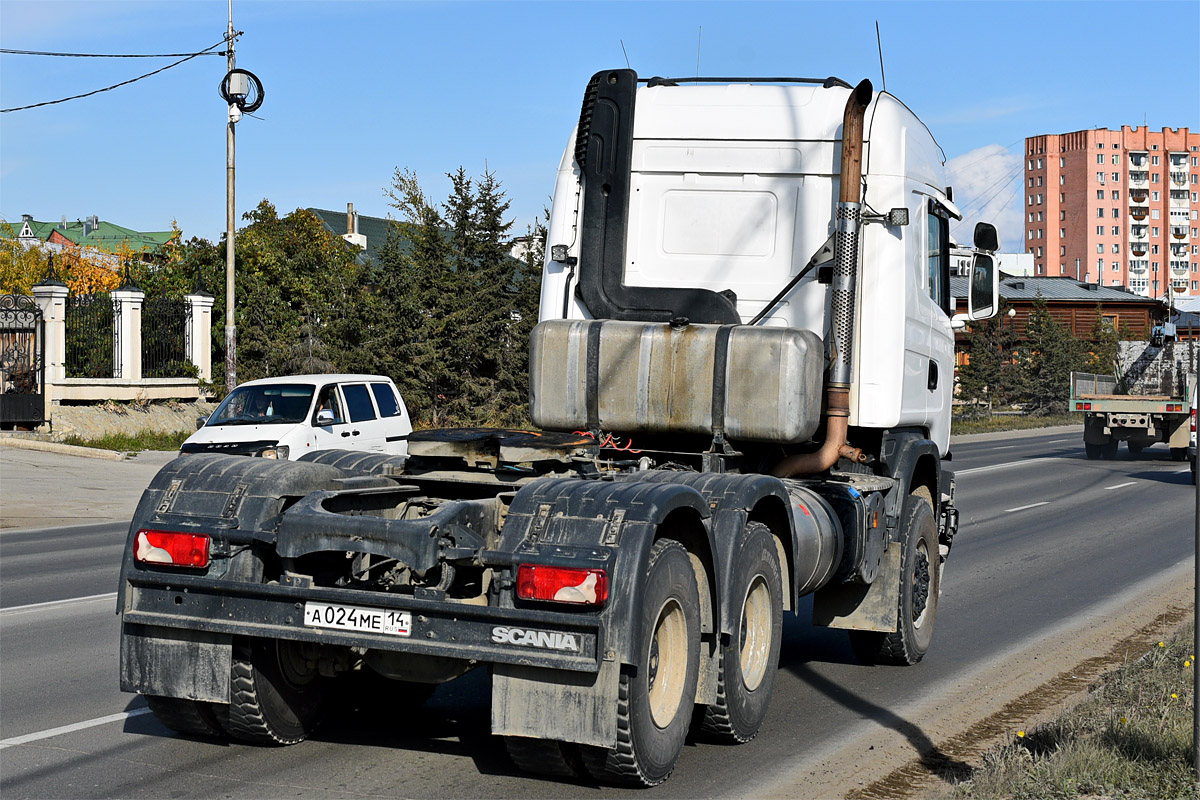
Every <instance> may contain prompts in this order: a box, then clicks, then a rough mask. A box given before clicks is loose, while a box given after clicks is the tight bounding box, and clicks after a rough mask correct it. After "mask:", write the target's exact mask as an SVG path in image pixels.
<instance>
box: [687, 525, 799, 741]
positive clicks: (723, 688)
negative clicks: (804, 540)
mask: <svg viewBox="0 0 1200 800" xmlns="http://www.w3.org/2000/svg"><path fill="white" fill-rule="evenodd" d="M780 575H781V571H780V568H779V553H778V551H777V550H776V548H775V537H774V535H772V533H771V530H770V529H769V528H768V527H767V526H766V525H763V524H762V523H759V522H751V523H750V524H749V525H748V526H747V527H746V536H745V538H744V539H743V541H742V548H741V553H740V555H739V556H738V566H737V572H736V574H735V576H734V582H733V585H732V586H731V587H730V592H731V593H732V594H733V596H734V597H737V598H740V599H741V612H740V613H739V614H738V617H737V623H736V626H735V628H734V630H733V633H732V635H731V636H730V639H729V643H728V644H726V645H724V646H722V647H721V652H720V655H719V662H718V667H717V702H716V703H714V704H713V705H710V706H705V708H704V710H703V718H702V720H701V723H700V727H701V730H703V731H704V732H705V733H707V734H710V735H712V736H714V737H716V738H717V739H719V740H721V741H724V742H728V743H730V744H742V743H744V742H748V741H750V740H751V739H753V738H754V737H755V735H756V734H757V733H758V729H759V728H760V727H762V723H763V720H764V719H765V718H766V716H767V706H768V705H769V704H770V702H771V693H772V691H773V690H774V688H775V672H776V667H777V665H778V663H779V645H780V641H781V639H782V637H783V598H782V578H781V577H780Z"/></svg>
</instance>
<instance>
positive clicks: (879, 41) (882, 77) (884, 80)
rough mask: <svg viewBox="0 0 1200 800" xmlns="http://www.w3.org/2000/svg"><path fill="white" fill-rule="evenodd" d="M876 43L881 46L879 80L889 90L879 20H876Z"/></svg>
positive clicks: (885, 89) (884, 89) (884, 88)
mask: <svg viewBox="0 0 1200 800" xmlns="http://www.w3.org/2000/svg"><path fill="white" fill-rule="evenodd" d="M875 44H877V45H878V46H879V82H880V83H882V84H883V91H885V92H886V91H887V76H886V75H884V74H883V39H882V37H880V35H879V20H875Z"/></svg>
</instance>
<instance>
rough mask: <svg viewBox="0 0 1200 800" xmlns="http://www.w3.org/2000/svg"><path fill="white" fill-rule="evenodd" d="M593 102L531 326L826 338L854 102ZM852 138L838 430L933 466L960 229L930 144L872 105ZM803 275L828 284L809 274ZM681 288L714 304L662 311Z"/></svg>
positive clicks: (751, 93) (682, 92) (621, 98)
mask: <svg viewBox="0 0 1200 800" xmlns="http://www.w3.org/2000/svg"><path fill="white" fill-rule="evenodd" d="M610 80H611V81H615V82H614V83H609V81H610ZM630 84H636V85H637V88H636V90H634V89H629V88H628V86H629V85H630ZM623 86H624V87H625V88H626V91H624V92H621V91H619V90H620V89H621V88H622V87H623ZM606 89H613V90H614V91H610V92H608V94H611V95H612V97H604V102H602V103H598V104H597V105H596V106H595V108H594V110H593V111H589V110H588V109H586V108H585V110H584V112H583V114H582V117H581V119H582V122H581V126H582V127H577V128H576V130H575V131H574V132H573V135H572V137H571V139H570V141H569V143H568V146H567V148H566V150H565V152H564V153H563V158H562V160H561V161H560V164H559V170H558V177H557V180H556V182H555V189H554V195H553V205H552V211H551V216H550V219H549V226H548V231H549V232H548V240H547V243H548V245H549V246H548V248H547V252H548V253H549V254H550V258H549V259H548V260H547V262H546V267H545V272H544V274H543V280H542V295H541V319H542V320H553V319H591V318H621V317H622V316H624V317H628V318H635V317H638V316H639V313H638V309H639V308H641V309H648V308H649V309H660V308H663V307H665V306H671V313H672V314H673V315H675V316H683V317H689V318H690V321H691V322H693V323H694V322H716V323H721V324H743V325H744V324H753V325H756V326H761V327H768V328H792V329H801V330H807V331H810V332H812V333H813V334H815V335H816V336H817V337H818V338H820V339H821V340H824V339H825V338H826V337H827V334H828V332H829V326H830V315H829V313H828V310H829V307H830V293H831V285H830V277H831V276H830V270H829V269H828V267H829V266H830V264H831V261H830V259H831V257H832V251H831V248H830V247H829V246H828V245H829V244H830V239H831V237H832V234H833V233H834V229H835V227H836V219H837V202H838V195H839V187H840V175H841V171H842V165H841V151H842V133H841V127H842V126H841V123H842V114H841V109H842V108H843V107H844V106H845V105H846V101H847V98H848V97H849V96H850V94H851V93H852V92H853V87H851V86H849V85H848V84H846V83H844V82H842V81H839V80H837V79H832V78H830V79H824V80H811V81H797V82H788V83H774V84H772V83H762V84H760V83H758V82H753V81H749V80H747V81H746V82H736V83H728V84H721V85H712V84H709V83H704V82H701V83H695V84H690V85H689V84H687V83H685V82H683V81H674V80H663V79H650V80H649V81H639V80H638V79H637V78H636V76H632V75H631V73H630V72H629V71H628V70H616V71H614V72H612V73H608V74H606V75H605V76H604V78H603V82H602V83H601V85H600V86H598V87H597V94H604V92H605V90H606ZM609 108H615V109H616V110H615V111H607V109H609ZM864 125H865V131H864V136H863V142H862V154H861V158H862V178H861V180H862V184H863V191H862V208H863V215H864V222H865V224H863V225H862V227H861V231H860V233H859V242H858V248H859V253H858V260H857V263H856V264H855V269H856V271H857V281H856V283H857V293H856V295H855V298H854V302H855V309H854V311H855V313H854V315H853V317H854V330H853V335H852V341H853V343H854V344H853V347H854V364H855V369H854V373H853V376H852V380H851V387H850V426H851V428H854V427H860V428H864V429H883V428H894V427H898V426H905V427H914V428H920V429H923V430H925V431H926V432H927V435H928V437H929V438H930V440H931V441H933V442H934V443H935V444H936V445H937V448H938V452H939V454H942V455H944V454H945V452H946V451H947V448H948V445H949V435H950V413H949V412H950V401H951V395H952V390H953V383H954V380H953V376H954V352H953V351H954V337H953V331H952V327H951V318H952V316H953V311H954V309H953V307H952V305H951V303H952V300H951V298H950V294H949V272H950V236H949V230H950V225H951V223H952V222H953V221H954V220H958V219H961V217H962V214H961V212H960V211H959V210H958V208H957V207H956V206H955V204H954V202H953V201H952V199H951V194H950V189H948V188H947V185H946V180H945V169H944V164H943V157H942V154H941V152H940V149H939V147H938V145H937V142H936V141H934V139H933V136H932V135H931V134H930V132H929V130H928V128H926V127H925V125H924V124H923V123H922V122H921V121H920V120H919V119H917V117H916V116H915V115H914V114H913V113H912V111H911V110H909V109H908V108H907V107H906V106H905V105H904V104H903V103H901V102H900V101H899V100H897V99H896V98H895V97H893V96H892V95H890V94H887V93H885V92H879V93H875V94H873V96H872V97H871V99H870V101H869V104H868V106H867V108H866V110H865V120H864ZM601 128H602V129H601ZM596 165H600V166H599V167H597V166H596ZM592 172H596V174H595V175H593V174H590V173H592ZM600 173H603V174H600ZM813 263H816V264H818V265H821V266H824V267H826V268H825V269H822V268H820V267H818V268H816V269H806V267H808V266H809V265H811V264H813ZM802 271H803V272H804V273H805V274H804V276H803V277H802V278H801V279H800V280H799V282H797V283H796V284H795V285H794V286H792V288H791V289H790V290H789V291H788V292H787V293H786V295H785V296H783V297H779V298H776V295H777V294H778V293H779V291H780V289H781V288H782V287H784V286H787V285H788V284H789V282H790V281H792V280H794V279H795V278H796V277H797V275H798V274H799V273H801V272H802ZM589 272H590V273H591V274H589ZM994 272H995V271H994V270H992V273H993V274H994ZM596 273H603V276H602V277H594V276H595V275H596ZM589 281H599V282H603V281H608V282H610V283H611V284H612V285H619V286H620V287H622V290H623V291H622V294H623V296H624V297H625V298H626V299H625V301H623V302H624V305H623V307H620V308H614V307H610V306H609V305H608V304H602V305H604V306H605V307H601V308H591V307H590V306H591V305H596V304H595V303H591V304H589V303H588V302H587V301H586V300H585V299H584V298H585V296H586V294H587V289H588V287H587V283H588V282H589ZM985 283H986V281H985ZM680 289H687V290H693V291H694V294H697V293H703V294H707V295H709V296H716V297H719V298H722V299H724V300H725V301H726V302H725V303H724V304H721V303H720V302H719V301H718V300H713V301H712V302H709V303H708V304H707V305H705V306H703V309H704V310H703V311H701V310H700V308H701V307H700V306H695V305H693V306H691V307H690V309H689V308H688V307H684V306H683V305H680V302H681V300H680V299H679V298H678V297H676V298H671V297H670V291H671V290H675V291H676V292H678V291H679V290H680ZM695 290H698V291H695ZM593 294H595V293H593ZM694 294H693V300H694V299H695V298H694ZM672 303H675V305H673V306H672V305H671V304H672ZM618 305H621V304H618ZM993 308H994V305H993ZM718 312H720V318H719V319H717V318H716V317H715V316H714V314H715V313H718ZM706 313H707V314H708V317H709V318H707V319H705V318H703V315H704V314H706ZM640 316H643V317H645V316H647V315H646V314H641V315H640ZM659 316H662V315H661V314H659Z"/></svg>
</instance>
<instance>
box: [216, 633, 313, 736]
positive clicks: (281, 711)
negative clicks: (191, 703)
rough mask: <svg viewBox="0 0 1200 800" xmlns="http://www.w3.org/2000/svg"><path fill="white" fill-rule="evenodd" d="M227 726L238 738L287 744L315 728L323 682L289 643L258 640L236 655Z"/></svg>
mask: <svg viewBox="0 0 1200 800" xmlns="http://www.w3.org/2000/svg"><path fill="white" fill-rule="evenodd" d="M231 690H232V691H231V692H230V703H229V721H228V723H227V726H226V729H227V730H228V731H229V735H230V736H233V737H234V738H236V739H241V740H242V741H245V742H252V743H254V744H269V745H284V744H295V743H297V742H301V741H304V739H306V738H308V735H309V734H310V733H312V732H313V730H315V729H316V727H317V724H318V722H319V721H320V716H321V706H322V702H323V700H324V699H325V683H324V681H323V680H322V678H321V676H320V675H319V674H318V673H317V671H316V670H315V669H313V668H310V667H309V666H308V665H307V664H306V663H305V662H304V660H303V658H302V657H301V655H300V653H299V650H298V648H297V647H296V646H295V645H294V644H292V643H291V642H286V641H272V640H270V639H254V640H252V641H250V642H245V641H242V642H236V643H235V644H234V650H233V668H232V684H231Z"/></svg>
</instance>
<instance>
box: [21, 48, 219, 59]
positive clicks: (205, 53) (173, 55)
mask: <svg viewBox="0 0 1200 800" xmlns="http://www.w3.org/2000/svg"><path fill="white" fill-rule="evenodd" d="M211 49H212V48H211V47H210V48H208V49H207V50H201V51H200V52H199V53H51V52H48V51H45V50H10V49H8V48H2V47H0V53H5V54H7V55H10V56H59V57H60V58H181V57H183V56H223V55H225V51H224V50H220V51H218V52H216V53H210V52H209V50H211Z"/></svg>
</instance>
